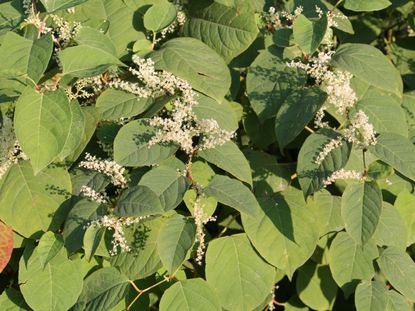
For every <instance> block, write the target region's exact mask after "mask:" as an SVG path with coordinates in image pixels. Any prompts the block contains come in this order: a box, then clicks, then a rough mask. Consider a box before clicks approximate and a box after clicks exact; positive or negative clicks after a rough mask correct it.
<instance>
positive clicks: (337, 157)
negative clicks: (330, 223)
mask: <svg viewBox="0 0 415 311" xmlns="http://www.w3.org/2000/svg"><path fill="white" fill-rule="evenodd" d="M339 135H340V134H338V133H337V132H334V131H333V130H330V129H321V130H319V131H318V132H317V133H314V134H311V135H310V136H309V137H308V138H307V139H306V141H305V142H304V144H303V146H302V147H301V149H300V153H299V155H298V163H297V172H298V178H299V181H300V185H301V189H302V190H303V192H304V195H305V196H308V195H310V194H312V193H314V192H316V191H318V190H320V189H321V188H323V186H324V181H325V180H326V179H327V178H328V177H330V176H331V175H332V174H333V173H334V172H335V171H338V170H340V169H341V168H343V167H344V166H345V165H346V163H347V161H348V159H349V156H350V152H351V149H352V148H351V144H349V143H347V142H343V144H342V146H340V147H338V148H335V149H334V150H332V151H331V152H330V153H329V154H328V155H327V156H326V157H325V158H324V160H323V161H322V162H321V164H317V163H315V161H316V159H317V157H318V155H319V153H320V152H321V151H322V150H323V148H324V146H326V145H327V144H328V143H329V142H330V141H331V140H332V139H336V138H338V137H339Z"/></svg>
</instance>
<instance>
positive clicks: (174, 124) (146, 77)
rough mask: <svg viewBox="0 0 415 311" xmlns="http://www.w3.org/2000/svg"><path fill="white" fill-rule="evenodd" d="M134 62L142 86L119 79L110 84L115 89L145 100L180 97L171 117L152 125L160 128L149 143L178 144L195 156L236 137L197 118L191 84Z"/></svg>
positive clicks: (147, 61) (147, 63)
mask: <svg viewBox="0 0 415 311" xmlns="http://www.w3.org/2000/svg"><path fill="white" fill-rule="evenodd" d="M133 62H134V63H135V65H136V67H137V68H130V72H131V73H132V74H133V75H134V76H135V77H136V78H138V79H139V80H140V81H141V84H138V83H133V82H128V81H122V80H120V79H115V80H113V81H112V82H110V84H109V85H110V86H111V87H114V88H119V89H122V90H125V91H127V92H130V93H133V94H136V95H138V96H139V97H143V98H148V97H159V96H162V95H170V96H172V95H176V96H177V97H176V98H175V100H174V102H173V110H172V112H171V115H170V117H168V118H162V117H154V118H153V119H152V120H151V121H150V125H151V126H154V127H156V128H157V130H156V133H155V135H154V136H153V137H152V139H151V140H150V142H149V145H150V146H151V145H155V144H157V143H162V142H174V143H177V144H178V145H179V146H180V148H181V149H182V150H183V151H185V152H186V153H187V154H192V153H194V152H195V151H196V150H203V149H208V148H214V147H215V146H218V145H222V144H224V143H225V142H227V141H229V140H231V139H232V138H233V137H234V135H235V133H234V132H232V131H226V130H223V129H221V128H220V127H219V125H218V123H217V122H216V121H215V120H213V119H203V120H199V119H198V118H197V116H196V114H195V113H194V111H193V109H192V108H193V106H194V105H197V101H196V99H195V97H196V94H195V92H194V91H193V90H192V87H191V86H190V84H189V83H188V82H187V81H185V80H183V79H180V78H178V77H176V76H175V75H173V74H171V73H169V72H165V71H161V72H158V71H156V70H155V68H154V62H153V61H152V60H151V59H143V58H140V57H138V56H136V55H134V56H133ZM195 137H198V138H199V143H198V145H197V146H193V138H195Z"/></svg>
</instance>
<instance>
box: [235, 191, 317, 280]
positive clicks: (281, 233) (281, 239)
mask: <svg viewBox="0 0 415 311" xmlns="http://www.w3.org/2000/svg"><path fill="white" fill-rule="evenodd" d="M259 202H260V206H261V211H260V212H259V213H258V215H256V216H255V217H249V216H247V215H242V223H243V226H244V229H245V231H246V233H247V235H248V237H249V239H250V240H251V241H252V244H253V245H254V246H255V248H256V249H257V250H258V252H259V253H260V254H261V256H263V257H264V258H265V259H266V260H267V261H268V262H269V263H271V264H272V265H274V266H275V267H277V268H278V269H281V270H283V271H284V272H285V273H286V274H287V275H288V277H289V278H291V277H292V275H293V274H294V272H295V270H296V269H297V268H298V267H300V266H301V265H303V264H304V263H305V262H306V261H307V259H309V258H310V257H311V255H312V254H313V252H314V250H315V248H316V245H317V240H318V230H317V227H316V226H315V222H316V216H315V215H314V213H313V211H312V210H311V209H310V208H309V207H308V206H307V204H306V203H305V201H304V198H303V196H302V195H301V192H300V191H298V190H294V189H293V188H291V189H289V190H286V191H284V192H281V193H277V194H275V195H274V196H272V197H269V198H261V199H260V200H259ZM276 249H278V250H279V251H278V252H276V251H275V250H276Z"/></svg>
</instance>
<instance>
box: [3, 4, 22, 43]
mask: <svg viewBox="0 0 415 311" xmlns="http://www.w3.org/2000/svg"><path fill="white" fill-rule="evenodd" d="M0 12H1V15H0V35H2V34H3V33H6V32H7V31H9V30H13V29H15V28H16V27H17V26H19V24H20V22H21V21H22V20H23V18H24V14H23V7H22V2H21V1H20V0H13V1H10V2H5V3H1V4H0Z"/></svg>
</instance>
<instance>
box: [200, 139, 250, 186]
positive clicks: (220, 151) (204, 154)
mask: <svg viewBox="0 0 415 311" xmlns="http://www.w3.org/2000/svg"><path fill="white" fill-rule="evenodd" d="M197 155H198V156H200V157H201V158H202V159H205V160H206V161H208V162H210V163H212V164H214V165H216V166H217V167H219V168H221V169H223V170H224V171H226V172H228V173H230V174H232V175H233V176H235V177H236V178H238V179H239V180H241V181H243V182H246V183H247V184H249V185H251V186H252V175H251V168H250V167H249V163H248V161H247V160H246V158H245V156H244V154H243V153H242V152H241V150H240V149H239V148H238V146H237V145H236V144H235V143H234V142H232V141H228V142H227V143H225V144H223V145H221V146H216V147H215V148H212V149H204V150H201V151H199V152H198V153H197Z"/></svg>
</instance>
